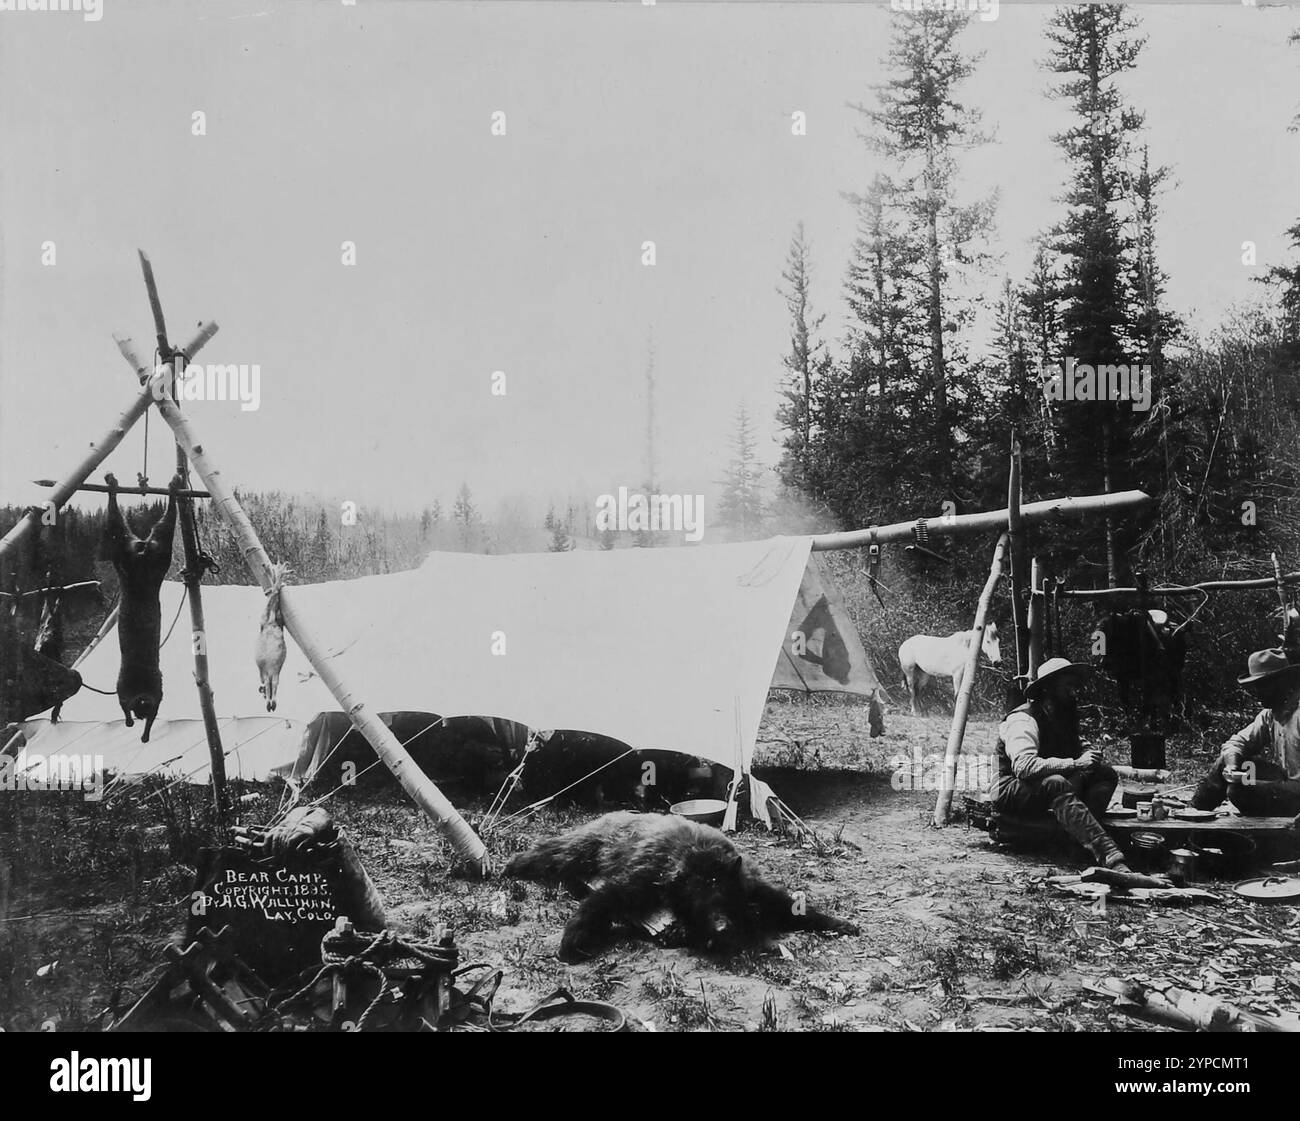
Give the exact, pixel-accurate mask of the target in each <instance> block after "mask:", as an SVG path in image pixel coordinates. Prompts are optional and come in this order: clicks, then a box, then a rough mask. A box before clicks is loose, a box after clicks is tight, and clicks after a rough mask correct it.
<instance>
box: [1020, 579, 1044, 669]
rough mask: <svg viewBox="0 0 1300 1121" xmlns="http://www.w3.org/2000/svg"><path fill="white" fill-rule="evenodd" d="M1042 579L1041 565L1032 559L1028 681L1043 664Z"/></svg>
mask: <svg viewBox="0 0 1300 1121" xmlns="http://www.w3.org/2000/svg"><path fill="white" fill-rule="evenodd" d="M1044 579H1045V578H1044V576H1043V569H1042V565H1040V564H1039V562H1038V558H1037V557H1034V559H1033V560H1032V561H1031V562H1030V565H1029V671H1028V672H1029V681H1033V679H1034V678H1035V677H1037V676H1038V667H1039V666H1040V665H1042V663H1043V615H1044V613H1045V612H1046V610H1047V597H1046V595H1045V594H1044V593H1043V592H1042V591H1040V590H1039V588H1040V582H1042V581H1043V580H1044ZM1029 681H1026V682H1025V684H1028V683H1029Z"/></svg>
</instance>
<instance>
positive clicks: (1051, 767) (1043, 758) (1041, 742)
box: [993, 658, 1129, 872]
mask: <svg viewBox="0 0 1300 1121" xmlns="http://www.w3.org/2000/svg"><path fill="white" fill-rule="evenodd" d="M1087 672H1088V667H1087V666H1085V665H1078V664H1076V663H1073V662H1069V661H1067V660H1066V659H1065V658H1049V659H1048V660H1047V661H1046V662H1044V663H1043V664H1042V666H1041V667H1040V668H1039V670H1038V676H1037V677H1036V678H1035V679H1034V680H1033V681H1031V682H1030V683H1029V685H1028V686H1027V687H1026V689H1025V696H1026V697H1028V698H1029V700H1028V701H1027V702H1026V703H1025V704H1023V705H1021V706H1020V707H1019V708H1017V709H1013V710H1012V711H1011V712H1009V713H1008V714H1007V718H1006V719H1005V720H1003V721H1002V724H1001V725H1000V726H999V728H998V752H997V754H998V779H997V782H996V784H995V785H994V787H993V806H994V809H996V810H1000V811H1002V812H1004V813H1011V814H1017V815H1021V816H1028V815H1033V814H1040V813H1044V812H1048V813H1051V815H1052V816H1053V817H1055V818H1056V820H1057V822H1059V823H1060V826H1061V828H1062V829H1064V830H1065V832H1066V833H1068V834H1069V835H1070V836H1071V837H1073V838H1074V839H1075V840H1076V841H1078V842H1079V844H1081V845H1082V846H1083V847H1084V848H1085V849H1087V850H1088V851H1089V852H1091V853H1092V855H1093V857H1094V858H1095V859H1096V861H1097V863H1098V864H1101V865H1104V866H1105V867H1107V868H1112V869H1114V870H1116V871H1119V872H1128V871H1129V868H1128V865H1127V864H1126V863H1125V862H1124V854H1123V853H1122V852H1120V850H1119V847H1118V846H1117V845H1116V844H1115V842H1114V840H1113V839H1112V838H1111V836H1110V834H1109V833H1107V832H1106V829H1105V827H1104V826H1103V825H1102V824H1101V822H1100V821H1098V820H1097V819H1098V817H1100V816H1101V815H1102V814H1103V813H1105V812H1106V807H1107V805H1109V804H1110V799H1111V795H1112V794H1114V793H1115V787H1116V785H1118V783H1119V776H1118V775H1116V774H1115V771H1114V768H1112V767H1110V766H1109V765H1107V764H1106V763H1103V762H1102V760H1101V757H1100V756H1099V755H1098V754H1097V753H1096V752H1094V751H1085V750H1084V747H1083V742H1082V740H1081V739H1080V738H1079V706H1078V701H1077V699H1076V693H1077V691H1078V688H1079V684H1080V682H1081V681H1082V679H1083V677H1084V675H1085V674H1086V673H1087Z"/></svg>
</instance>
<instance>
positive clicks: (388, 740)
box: [118, 339, 488, 872]
mask: <svg viewBox="0 0 1300 1121" xmlns="http://www.w3.org/2000/svg"><path fill="white" fill-rule="evenodd" d="M118 348H119V349H120V350H121V351H122V354H123V356H124V357H125V358H126V359H127V361H128V362H130V363H131V364H132V365H133V366H135V367H136V368H137V369H139V368H140V364H141V360H140V358H139V355H138V354H137V352H136V350H135V348H134V346H133V345H132V344H131V340H130V339H119V340H118ZM168 376H169V374H168V373H167V372H163V373H158V374H152V375H151V376H150V378H149V385H150V393H151V399H154V397H155V396H156V397H157V405H158V412H159V413H160V414H161V416H162V418H163V420H165V421H166V422H167V424H168V426H169V427H170V428H171V430H172V432H173V433H175V436H176V441H177V443H179V444H180V446H181V447H182V448H184V449H185V454H186V455H187V456H188V457H189V461H190V464H191V466H193V468H194V470H195V471H197V472H198V473H199V477H200V478H201V479H202V480H203V484H204V486H205V487H207V489H208V493H209V494H211V495H212V500H213V502H214V503H215V504H216V507H217V509H218V510H219V511H220V512H221V515H222V516H223V517H224V518H225V519H226V521H227V522H229V524H230V527H231V529H232V530H233V531H234V534H235V537H236V538H237V539H238V541H239V545H240V552H241V553H242V554H243V557H244V563H245V564H247V565H248V570H249V572H251V573H252V574H253V577H254V579H256V580H257V582H258V583H259V584H260V585H261V586H262V590H263V591H267V590H268V589H269V588H270V586H271V560H270V558H269V557H268V556H267V555H266V550H265V549H264V548H262V543H261V541H259V540H258V537H257V532H256V531H255V530H254V529H253V524H252V522H250V521H249V520H248V515H247V514H246V513H245V512H244V508H243V507H242V506H241V505H240V504H239V500H238V499H237V498H236V497H235V495H234V492H233V491H232V490H231V489H230V488H229V487H227V486H226V481H225V478H224V477H223V476H222V474H221V471H220V469H219V468H218V467H217V466H216V465H215V464H214V463H213V461H212V457H211V456H210V455H209V454H208V452H207V451H206V450H205V449H204V447H203V445H202V443H201V442H200V441H199V438H198V436H197V434H196V433H195V431H194V428H193V425H192V424H191V423H190V421H189V419H188V418H187V417H185V416H184V415H183V414H182V413H181V411H180V410H179V409H178V408H176V406H175V405H174V404H173V403H172V401H171V400H170V398H168V397H167V396H166V394H165V393H158V394H157V395H154V394H153V393H152V388H153V387H154V386H156V385H158V383H159V382H161V381H163V380H165V379H166V378H167V377H168ZM280 605H281V607H282V608H283V610H284V624H285V627H286V628H287V629H288V631H289V633H290V634H291V635H292V636H293V640H294V641H295V642H296V643H297V644H298V646H299V647H300V648H301V650H302V652H303V655H304V657H306V659H307V661H309V662H310V663H311V665H312V668H313V669H314V670H315V671H316V672H317V673H318V674H320V678H321V681H323V682H324V683H325V687H326V688H327V689H329V691H330V692H331V693H332V694H333V695H334V699H335V700H336V701H338V703H339V707H340V708H341V709H342V710H343V711H344V712H346V713H347V714H348V717H349V719H350V720H351V721H352V723H353V725H354V726H355V727H356V729H357V731H359V732H360V733H361V734H362V735H363V736H364V737H365V738H366V742H367V743H369V744H370V746H371V747H373V748H374V749H375V754H376V755H378V756H379V758H380V759H382V760H383V761H384V764H385V765H386V766H387V767H388V769H389V770H390V771H392V772H393V774H394V775H395V776H396V777H397V781H398V782H399V783H401V785H402V789H403V790H405V791H406V793H407V794H408V795H410V797H411V799H412V800H413V801H414V802H415V804H416V805H417V806H419V807H420V808H421V809H422V810H423V811H424V812H425V813H426V814H428V815H429V818H430V819H431V820H432V821H433V823H434V824H435V825H436V826H437V827H438V828H439V829H440V830H441V831H442V832H443V834H444V835H445V836H446V837H447V838H448V840H450V841H451V844H452V846H453V847H454V848H455V850H456V852H457V854H458V855H459V856H460V857H461V858H462V859H464V860H465V861H466V862H468V863H469V864H471V865H473V866H475V867H476V868H477V869H478V870H479V871H480V872H487V871H488V855H487V849H486V847H485V846H484V844H483V842H482V840H481V839H480V838H479V836H478V834H476V833H475V832H474V830H473V829H471V828H470V827H469V823H468V822H466V821H465V819H464V818H463V817H461V815H460V814H459V812H457V810H456V807H455V806H453V805H452V804H451V803H450V802H449V801H448V800H447V797H446V795H444V794H443V793H442V791H441V790H439V789H438V787H437V786H436V785H434V783H433V782H431V781H430V780H429V778H428V776H427V775H425V773H424V772H423V771H421V770H420V768H419V767H418V766H416V764H415V761H414V760H413V759H412V758H411V756H410V755H409V754H408V753H407V751H406V748H404V747H403V746H402V745H401V743H400V742H399V741H398V740H397V738H396V737H395V736H394V735H393V733H392V732H391V731H390V730H389V729H388V728H387V726H386V725H385V724H384V722H383V721H382V720H380V719H379V715H378V713H374V712H371V711H370V710H369V709H367V708H366V706H365V705H364V704H363V703H362V702H361V701H360V700H359V699H358V698H357V696H356V695H355V694H354V693H353V692H352V689H351V687H350V686H349V685H348V684H347V682H346V681H344V680H343V678H342V677H340V676H339V674H338V671H337V670H336V669H335V668H334V664H333V662H332V661H331V660H330V658H329V657H328V656H327V655H326V653H325V650H324V648H323V647H322V646H321V644H320V642H319V641H318V640H317V639H316V636H315V635H314V634H313V633H312V631H311V628H310V627H309V626H308V624H307V621H306V619H305V618H304V617H303V615H302V614H301V613H300V612H299V611H298V610H297V608H296V607H295V605H294V599H293V588H285V589H284V590H283V591H282V592H281V593H280Z"/></svg>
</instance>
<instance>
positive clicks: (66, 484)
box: [0, 323, 217, 559]
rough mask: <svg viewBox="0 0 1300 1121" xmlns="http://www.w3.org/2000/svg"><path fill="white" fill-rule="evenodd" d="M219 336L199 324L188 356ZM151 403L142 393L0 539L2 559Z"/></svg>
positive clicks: (211, 326)
mask: <svg viewBox="0 0 1300 1121" xmlns="http://www.w3.org/2000/svg"><path fill="white" fill-rule="evenodd" d="M216 333H217V325H216V324H215V323H201V324H199V330H198V333H197V334H196V335H195V336H194V338H192V339H191V340H190V342H189V345H188V346H187V347H186V348H185V353H186V354H197V353H198V352H199V351H200V350H201V349H202V348H203V344H204V343H206V342H207V341H208V340H209V339H210V338H212V336H213V335H215V334H216ZM152 404H153V397H152V396H151V394H150V391H149V390H147V389H145V390H141V392H140V393H139V394H138V395H137V396H136V398H135V400H134V401H132V402H131V404H130V405H129V406H127V408H126V409H125V410H124V411H123V413H122V415H121V416H120V417H118V418H117V423H116V424H115V425H113V427H112V428H110V429H109V430H108V431H107V432H106V433H104V435H103V436H101V437H100V438H99V439H98V440H96V441H95V442H94V443H93V444H91V445H90V451H88V452H87V453H86V455H85V456H84V457H83V458H82V460H81V462H80V463H78V464H77V465H76V467H74V468H73V469H72V470H71V471H69V472H68V474H67V475H65V476H64V478H63V480H62V481H61V482H60V483H59V485H58V486H56V487H55V488H54V493H53V494H51V495H50V497H49V498H48V499H47V500H46V502H45V503H43V504H42V505H40V506H33V507H32V508H31V509H30V510H28V511H27V513H25V514H24V515H23V516H22V517H21V518H19V519H18V521H17V522H15V523H14V527H13V528H12V529H11V530H10V531H9V532H8V533H6V534H5V535H4V538H3V539H0V559H3V558H4V556H5V554H7V553H9V552H10V551H11V550H13V549H14V548H16V547H17V546H18V543H19V542H20V541H22V540H23V539H24V538H25V537H26V536H27V535H28V534H29V533H31V532H32V531H33V530H35V529H36V527H37V526H38V525H40V523H41V518H42V516H43V515H44V513H45V509H46V507H47V506H48V505H50V504H52V505H53V506H54V508H55V509H56V510H59V509H62V508H63V505H64V504H65V503H66V502H67V501H68V499H69V498H71V497H72V496H73V495H74V494H76V492H77V488H78V487H80V486H81V484H82V483H84V482H85V481H86V479H87V478H88V477H89V476H90V473H91V472H92V471H93V470H94V469H95V468H96V467H98V466H99V465H100V464H101V463H103V462H104V460H105V459H107V458H108V456H109V455H110V454H111V453H112V451H113V449H114V448H116V447H117V445H118V444H120V443H121V442H122V438H123V437H124V436H125V435H126V434H127V432H128V431H130V428H131V426H132V425H133V424H135V422H136V421H137V420H139V419H140V418H141V417H142V416H144V414H145V413H146V412H147V411H148V409H149V406H150V405H152Z"/></svg>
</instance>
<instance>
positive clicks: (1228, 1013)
mask: <svg viewBox="0 0 1300 1121" xmlns="http://www.w3.org/2000/svg"><path fill="white" fill-rule="evenodd" d="M1084 988H1086V989H1090V990H1091V991H1092V992H1095V993H1101V994H1102V995H1103V996H1112V997H1114V998H1115V1011H1117V1012H1123V1013H1124V1015H1126V1016H1132V1017H1133V1018H1134V1019H1137V1020H1145V1021H1147V1022H1148V1023H1152V1024H1163V1025H1164V1026H1165V1027H1171V1028H1177V1029H1178V1030H1179V1031H1214V1032H1295V1031H1300V1021H1296V1020H1282V1019H1278V1018H1277V1017H1273V1016H1260V1015H1259V1014H1257V1013H1255V1012H1247V1011H1245V1010H1244V1009H1241V1008H1237V1007H1236V1006H1235V1005H1231V1004H1228V1003H1226V1002H1225V1001H1222V1000H1219V999H1218V998H1217V997H1213V996H1210V995H1209V994H1208V993H1198V992H1193V991H1192V990H1190V989H1182V988H1179V987H1178V986H1177V985H1170V986H1169V987H1168V988H1166V989H1164V990H1157V989H1155V988H1152V987H1151V986H1149V985H1139V984H1138V983H1137V982H1136V981H1125V980H1124V979H1122V978H1120V977H1107V978H1105V979H1104V980H1102V981H1100V982H1085V983H1084Z"/></svg>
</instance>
